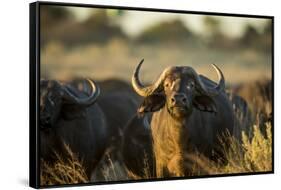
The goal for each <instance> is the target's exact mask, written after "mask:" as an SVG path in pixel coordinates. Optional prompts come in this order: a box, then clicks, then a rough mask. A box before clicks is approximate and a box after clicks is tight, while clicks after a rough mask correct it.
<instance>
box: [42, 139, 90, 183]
mask: <svg viewBox="0 0 281 190" xmlns="http://www.w3.org/2000/svg"><path fill="white" fill-rule="evenodd" d="M64 146H65V150H66V152H67V157H66V158H62V157H61V155H59V154H57V153H56V158H57V161H56V162H55V163H54V164H49V163H47V162H46V161H44V160H41V163H40V164H41V170H40V183H41V185H43V186H45V185H61V184H75V183H87V182H89V179H88V177H87V175H86V173H85V170H84V168H83V166H82V164H81V162H80V161H79V160H78V158H77V156H76V155H75V154H74V153H73V152H72V151H71V149H70V148H69V146H67V145H66V144H65V145H64Z"/></svg>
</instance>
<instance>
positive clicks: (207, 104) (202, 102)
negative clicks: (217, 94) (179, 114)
mask: <svg viewBox="0 0 281 190" xmlns="http://www.w3.org/2000/svg"><path fill="white" fill-rule="evenodd" d="M193 106H194V107H195V108H197V109H198V110H200V111H205V112H212V113H217V105H216V103H215V101H214V100H213V98H212V97H210V96H205V95H201V96H196V97H195V98H194V100H193Z"/></svg>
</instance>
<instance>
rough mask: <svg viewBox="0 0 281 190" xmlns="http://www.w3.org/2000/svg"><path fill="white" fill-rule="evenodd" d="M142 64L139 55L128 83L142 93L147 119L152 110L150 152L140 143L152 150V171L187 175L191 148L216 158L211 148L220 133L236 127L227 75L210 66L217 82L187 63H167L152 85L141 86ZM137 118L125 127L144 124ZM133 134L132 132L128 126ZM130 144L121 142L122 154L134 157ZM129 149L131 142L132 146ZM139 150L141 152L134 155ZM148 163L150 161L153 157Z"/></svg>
mask: <svg viewBox="0 0 281 190" xmlns="http://www.w3.org/2000/svg"><path fill="white" fill-rule="evenodd" d="M142 63H143V60H142V61H141V62H140V63H139V64H138V66H137V67H136V69H135V71H134V74H133V77H132V85H133V88H134V90H135V91H136V92H137V93H138V94H139V95H140V96H142V97H144V101H143V103H142V104H141V106H140V107H139V109H138V112H139V114H140V115H144V118H145V117H146V115H147V113H152V118H151V121H148V122H149V125H150V128H151V129H150V130H148V131H151V140H152V141H151V144H152V148H151V149H152V150H153V151H150V150H149V144H148V145H143V146H145V147H148V152H153V155H152V157H155V168H156V176H157V177H163V176H164V177H167V176H185V175H188V174H189V173H190V171H189V169H190V168H189V167H187V166H188V165H189V163H188V159H187V157H188V156H187V155H188V154H190V153H192V152H194V151H199V152H200V153H203V154H204V155H206V156H208V157H212V158H214V159H218V157H217V156H215V157H214V155H216V154H214V152H215V153H216V151H219V149H218V147H219V145H220V141H219V139H218V136H220V135H221V134H222V133H224V132H226V131H229V132H230V133H231V134H232V132H233V128H234V117H233V111H232V106H231V103H230V101H229V99H228V97H227V95H226V93H225V79H224V76H223V73H222V72H221V70H220V69H219V68H218V67H217V66H215V65H212V66H213V67H214V69H215V70H216V71H217V74H218V76H219V82H218V84H217V83H215V82H213V81H211V80H210V79H208V78H207V77H204V76H202V75H198V74H197V73H196V71H195V70H194V69H193V68H191V67H188V66H173V67H168V68H166V69H165V70H164V71H163V72H162V74H161V75H160V77H159V78H158V79H157V80H156V81H155V82H154V83H153V84H151V85H149V86H144V85H143V84H142V83H141V82H140V80H139V70H140V68H141V65H142ZM136 117H137V116H136ZM141 120H142V118H133V119H132V121H131V123H129V124H128V126H127V128H128V129H130V130H134V127H136V126H134V125H142V126H139V127H142V128H144V127H145V125H144V124H142V123H144V121H143V122H142V121H141ZM135 130H136V131H138V130H139V129H135ZM141 131H144V129H142V130H141ZM131 134H134V133H133V132H132V131H131ZM125 135H126V134H125ZM127 135H128V136H129V135H130V133H128V134H127ZM146 135H147V133H146ZM138 137H140V136H138ZM147 137H149V135H148V136H147ZM126 138H130V139H131V140H133V137H127V136H125V139H124V142H126ZM137 139H138V140H140V138H137ZM140 142H141V141H140ZM128 146H129V145H128V144H127V143H124V147H123V156H124V159H126V156H131V157H133V155H129V154H127V150H128V148H127V147H128ZM138 146H142V145H138ZM145 147H142V148H145ZM133 148H134V147H133V146H132V144H131V149H133ZM136 148H137V146H136ZM128 151H129V152H130V150H128ZM134 151H137V150H134ZM140 155H141V153H140V154H139V155H136V156H135V157H134V158H136V157H138V156H140ZM141 156H142V155H141ZM131 159H133V158H131ZM125 163H126V162H125ZM150 163H151V164H153V161H150ZM126 166H127V168H128V169H129V170H131V171H132V170H133V169H134V170H136V168H134V167H135V165H128V162H127V164H126ZM150 170H151V169H150Z"/></svg>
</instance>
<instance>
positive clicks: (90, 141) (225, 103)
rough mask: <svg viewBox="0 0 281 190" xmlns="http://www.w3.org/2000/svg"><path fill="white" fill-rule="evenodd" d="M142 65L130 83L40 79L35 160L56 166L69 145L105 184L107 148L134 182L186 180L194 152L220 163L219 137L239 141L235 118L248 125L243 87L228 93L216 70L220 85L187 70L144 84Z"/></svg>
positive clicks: (172, 70) (181, 68)
mask: <svg viewBox="0 0 281 190" xmlns="http://www.w3.org/2000/svg"><path fill="white" fill-rule="evenodd" d="M142 64H143V60H142V61H141V62H140V63H139V64H138V65H137V67H136V68H135V70H134V72H133V73H132V81H131V85H129V84H127V83H126V82H124V81H122V80H118V79H110V80H105V81H100V82H99V81H94V80H92V79H75V80H73V81H68V82H63V81H56V80H43V79H41V81H40V158H41V159H43V160H45V161H47V162H48V163H54V162H55V161H56V155H57V154H60V155H62V157H64V155H65V154H66V153H65V150H64V145H65V144H66V145H68V146H69V148H70V149H71V150H72V151H73V152H74V153H75V154H76V155H77V156H78V158H79V160H81V163H82V165H83V167H84V168H85V172H86V174H87V176H88V177H89V179H91V180H92V181H98V180H104V179H103V178H101V176H102V174H101V173H102V171H100V170H101V169H100V168H101V167H100V165H101V163H106V159H105V154H106V153H108V152H109V150H110V154H111V155H110V156H111V159H112V160H115V161H117V162H118V163H119V164H120V165H122V166H123V168H124V171H126V172H127V173H128V175H131V176H133V177H138V178H157V177H180V176H188V175H190V173H191V166H192V161H191V160H190V159H189V155H192V154H193V153H195V152H200V153H201V154H203V155H204V156H206V157H207V158H209V159H212V160H214V161H223V159H224V158H223V154H222V153H221V152H220V151H221V150H222V148H221V140H220V138H219V137H220V136H222V135H223V134H224V133H225V132H228V133H229V134H231V135H234V136H236V137H237V138H240V136H239V134H241V130H246V128H247V126H245V127H244V128H241V124H237V123H238V122H241V120H239V118H237V114H236V113H237V112H240V113H242V114H241V117H244V119H248V120H250V116H248V115H245V114H244V113H248V112H250V111H249V110H250V107H251V106H248V104H247V102H248V101H249V100H247V96H243V94H242V93H240V91H242V90H243V88H244V87H243V86H241V87H237V88H236V89H234V92H232V93H229V92H228V91H227V90H226V82H225V78H224V75H223V72H222V71H221V70H220V69H219V68H218V67H217V66H216V65H212V66H213V68H214V69H215V71H216V72H217V75H218V78H219V80H218V82H214V81H212V80H210V79H209V78H207V77H206V76H203V75H200V74H198V73H197V72H196V71H195V70H194V69H193V68H191V67H188V66H172V67H168V68H166V69H165V70H164V71H163V72H162V73H161V74H160V75H159V77H158V78H157V79H156V80H155V81H154V82H153V83H151V84H150V85H144V84H143V83H142V82H141V80H140V76H139V74H140V69H141V66H142ZM267 85H268V86H270V85H271V83H269V84H267ZM260 86H262V84H260ZM263 88H267V87H263ZM241 89H242V90H241ZM265 90H266V92H269V91H271V90H270V89H269V90H268V89H265ZM242 92H243V91H242ZM268 96H271V94H268ZM249 115H250V114H249ZM242 123H243V121H242ZM239 127H240V128H239ZM93 176H94V177H93ZM118 180H121V179H118Z"/></svg>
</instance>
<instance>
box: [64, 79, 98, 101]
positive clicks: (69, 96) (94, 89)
mask: <svg viewBox="0 0 281 190" xmlns="http://www.w3.org/2000/svg"><path fill="white" fill-rule="evenodd" d="M87 81H88V83H89V85H90V87H91V93H90V95H89V97H87V98H79V97H77V96H76V95H74V94H73V93H72V92H70V91H69V89H67V88H66V87H64V92H65V94H64V97H65V98H67V99H69V100H70V101H71V102H73V103H75V104H78V105H82V106H90V105H92V104H93V103H95V101H96V100H97V98H98V96H99V94H100V88H99V87H98V85H97V84H96V83H95V82H94V81H92V80H90V79H87Z"/></svg>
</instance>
